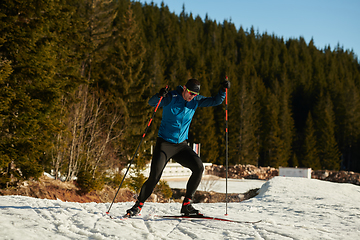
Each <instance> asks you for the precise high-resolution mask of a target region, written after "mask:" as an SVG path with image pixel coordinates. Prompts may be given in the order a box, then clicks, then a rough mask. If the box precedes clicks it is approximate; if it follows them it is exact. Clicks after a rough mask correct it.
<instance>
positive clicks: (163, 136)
mask: <svg viewBox="0 0 360 240" xmlns="http://www.w3.org/2000/svg"><path fill="white" fill-rule="evenodd" d="M221 86H222V87H221V89H220V90H219V92H218V93H217V95H215V96H214V97H204V96H201V95H199V92H200V82H199V81H198V80H197V79H194V78H193V79H190V80H188V82H187V83H186V85H185V86H178V87H177V88H176V90H174V91H170V92H168V89H167V88H162V89H161V90H160V91H159V93H157V94H155V95H154V96H153V97H152V98H150V100H149V105H151V106H153V107H155V106H156V105H157V103H158V102H159V98H160V97H163V99H162V101H161V103H160V105H159V107H162V108H163V114H162V120H161V125H160V128H159V132H158V138H157V141H156V146H155V150H154V152H153V157H152V161H151V168H150V175H149V178H148V179H147V181H146V182H145V183H144V185H143V186H142V188H141V191H140V194H139V196H138V199H137V201H136V203H135V205H134V206H133V207H132V208H130V209H128V210H127V211H126V215H127V216H128V217H132V216H135V215H138V214H139V213H140V211H141V209H142V207H143V205H144V202H145V201H146V199H148V198H149V197H150V195H151V193H152V192H153V190H154V188H155V186H156V184H157V183H158V182H159V180H160V178H161V174H162V172H163V170H164V168H165V166H166V164H167V162H168V161H169V160H170V158H172V159H174V160H175V161H176V162H178V163H179V164H181V165H182V166H183V167H187V168H189V169H190V170H191V171H192V174H191V176H190V178H189V180H188V182H187V186H186V194H185V199H184V201H183V204H182V207H181V211H180V212H181V214H183V215H197V214H199V210H196V209H195V208H194V207H193V206H192V205H191V199H192V197H193V195H194V193H195V191H196V189H197V187H198V186H199V184H200V181H201V178H202V174H203V171H204V166H203V163H202V161H201V159H200V157H199V156H198V155H197V154H196V153H195V152H194V151H193V150H192V149H191V147H190V146H188V144H187V139H188V132H189V126H190V123H191V120H192V118H193V116H194V113H195V110H196V109H197V108H198V107H211V106H217V105H220V104H221V103H222V102H223V101H224V99H225V88H230V82H229V81H228V80H225V81H224V82H222V84H221Z"/></svg>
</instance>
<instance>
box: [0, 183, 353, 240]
mask: <svg viewBox="0 0 360 240" xmlns="http://www.w3.org/2000/svg"><path fill="white" fill-rule="evenodd" d="M245 183H246V182H245ZM245 183H244V184H245ZM239 185H242V184H239ZM241 192H242V191H241ZM359 200H360V187H359V186H355V185H351V184H339V183H331V182H325V181H319V180H315V179H303V178H284V177H275V178H273V179H271V180H270V181H267V182H265V183H264V184H263V185H262V187H261V189H260V194H259V195H258V196H257V197H255V198H252V199H250V200H247V201H244V202H240V203H229V204H228V214H229V215H228V216H227V217H228V218H230V219H236V220H241V221H244V220H249V221H253V220H259V219H261V220H262V222H261V223H257V224H240V223H230V222H219V221H213V220H192V221H189V220H176V219H159V218H155V217H154V216H153V215H155V214H159V215H161V214H178V213H179V210H180V203H146V204H145V205H144V208H143V211H142V216H141V217H137V218H134V219H128V220H120V219H110V218H109V217H108V216H107V215H106V213H105V212H106V211H107V210H108V208H109V205H110V204H109V203H101V204H96V203H85V204H80V203H72V202H62V201H60V200H42V199H35V198H29V197H21V196H1V197H0V226H1V228H0V239H19V240H20V239H21V240H25V239H131V240H133V239H181V240H186V239H206V240H211V239H214V240H219V239H247V240H249V239H276V240H279V239H280V240H281V239H360V203H359ZM132 204H133V203H130V202H127V203H116V204H114V205H113V207H112V209H111V214H112V215H113V216H120V215H122V214H123V213H124V212H125V211H126V209H128V208H129V207H131V206H132ZM195 206H196V207H197V208H198V209H200V210H201V211H202V213H204V214H206V215H211V216H217V217H224V213H225V203H201V204H196V205H195Z"/></svg>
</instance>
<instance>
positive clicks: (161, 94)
mask: <svg viewBox="0 0 360 240" xmlns="http://www.w3.org/2000/svg"><path fill="white" fill-rule="evenodd" d="M168 92H169V90H168V88H162V89H160V91H159V93H158V96H159V97H166V95H167V94H168Z"/></svg>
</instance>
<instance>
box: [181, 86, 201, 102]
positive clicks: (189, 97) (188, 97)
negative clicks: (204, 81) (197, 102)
mask: <svg viewBox="0 0 360 240" xmlns="http://www.w3.org/2000/svg"><path fill="white" fill-rule="evenodd" d="M182 95H183V98H184V99H185V101H188V102H190V101H191V100H193V99H194V97H195V96H197V95H198V93H195V92H192V91H190V90H188V89H187V88H186V87H185V86H184V91H183V94H182Z"/></svg>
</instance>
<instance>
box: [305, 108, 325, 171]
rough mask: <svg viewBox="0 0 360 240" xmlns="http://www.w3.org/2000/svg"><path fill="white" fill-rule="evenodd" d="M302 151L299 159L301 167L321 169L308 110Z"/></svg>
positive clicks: (313, 128) (312, 123) (313, 127)
mask: <svg viewBox="0 0 360 240" xmlns="http://www.w3.org/2000/svg"><path fill="white" fill-rule="evenodd" d="M303 152H304V154H303V158H302V160H301V166H302V167H308V168H312V169H313V170H319V169H321V164H320V158H319V154H318V150H317V142H316V134H315V126H314V122H313V119H312V116H311V113H310V112H309V114H308V118H307V120H306V128H305V142H304V147H303Z"/></svg>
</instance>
